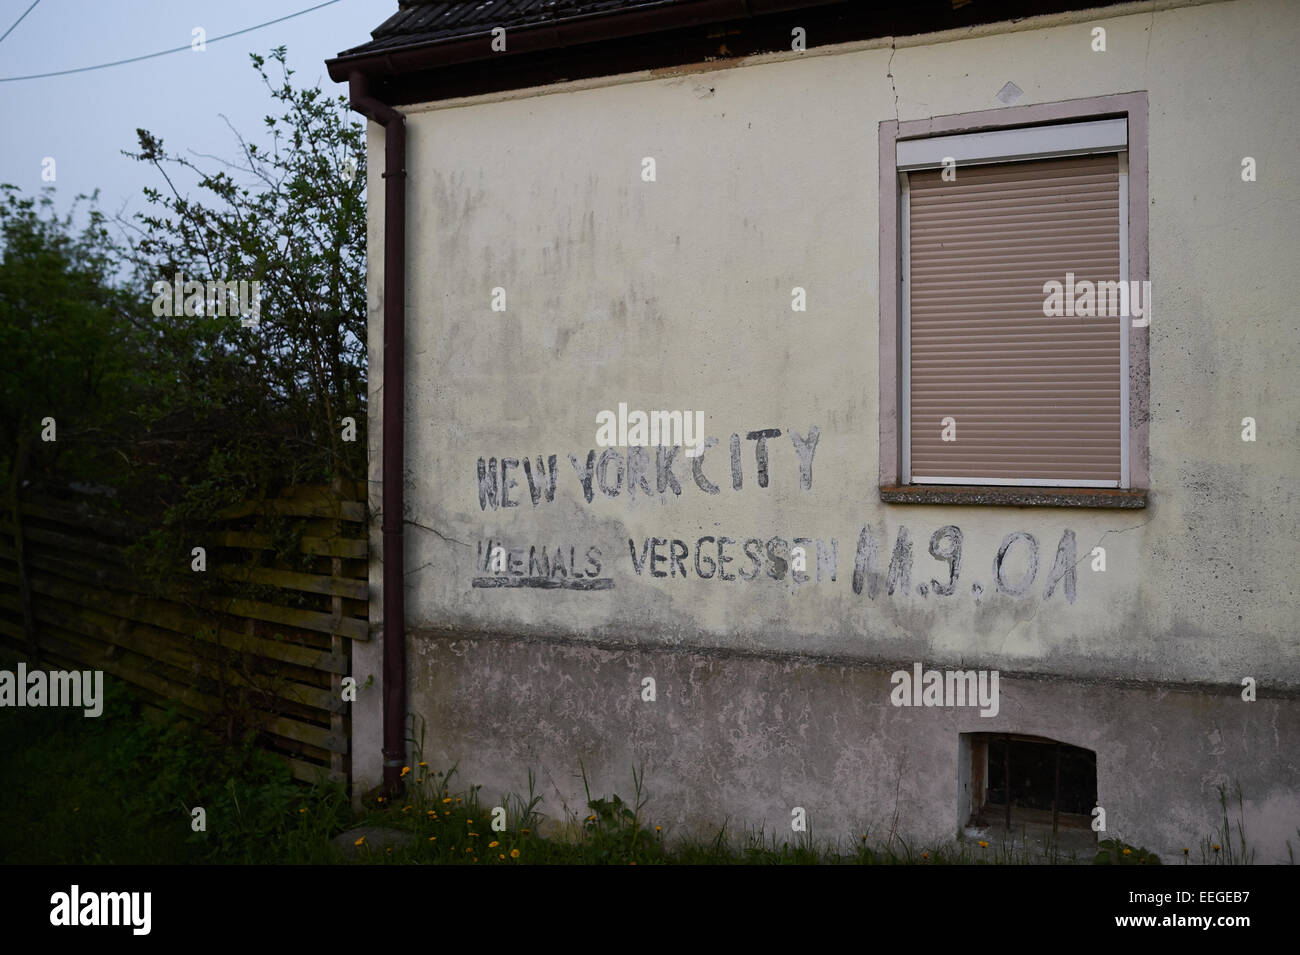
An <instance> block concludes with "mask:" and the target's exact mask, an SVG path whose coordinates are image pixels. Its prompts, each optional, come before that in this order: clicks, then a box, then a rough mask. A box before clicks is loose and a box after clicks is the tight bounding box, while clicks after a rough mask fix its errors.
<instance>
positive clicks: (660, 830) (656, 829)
mask: <svg viewBox="0 0 1300 955" xmlns="http://www.w3.org/2000/svg"><path fill="white" fill-rule="evenodd" d="M663 831H664V827H663V826H655V832H663Z"/></svg>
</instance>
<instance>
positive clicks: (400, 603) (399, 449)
mask: <svg viewBox="0 0 1300 955" xmlns="http://www.w3.org/2000/svg"><path fill="white" fill-rule="evenodd" d="M348 94H349V99H350V103H351V106H352V108H353V109H354V110H356V111H357V112H358V113H361V114H362V115H364V116H366V117H368V118H369V119H372V120H374V121H375V122H376V123H378V124H379V125H381V126H383V127H384V365H383V368H384V381H383V384H384V397H383V415H384V424H383V444H384V450H383V503H382V505H381V506H382V507H383V521H382V527H383V534H384V550H383V563H384V631H383V634H384V637H383V638H384V668H383V669H384V674H383V679H384V688H383V694H384V749H383V753H384V792H385V793H387V794H388V795H389V796H392V795H395V794H397V793H398V792H400V791H401V790H402V787H403V784H402V766H404V765H405V764H406V736H405V729H406V725H405V724H406V632H405V627H404V623H405V621H406V601H405V594H404V590H403V586H404V585H403V577H404V574H403V566H404V565H403V553H402V527H403V521H402V518H403V516H404V514H405V510H404V505H403V500H402V481H403V467H402V460H403V450H404V449H403V442H402V437H403V418H402V416H403V412H404V408H403V397H404V396H405V394H406V376H405V365H404V361H403V359H404V357H405V351H406V315H405V310H406V117H405V116H403V115H402V114H401V113H399V112H398V111H397V110H395V109H393V108H392V107H391V106H389V105H388V104H387V103H384V102H381V101H380V100H379V99H377V98H375V97H374V96H372V95H371V94H370V84H369V82H368V80H367V79H366V76H365V74H363V73H361V72H359V71H354V72H352V74H351V75H350V76H349V77H348Z"/></svg>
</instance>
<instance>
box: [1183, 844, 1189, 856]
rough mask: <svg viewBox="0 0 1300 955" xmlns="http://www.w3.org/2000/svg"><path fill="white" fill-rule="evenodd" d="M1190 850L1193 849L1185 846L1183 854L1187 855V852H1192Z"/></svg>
mask: <svg viewBox="0 0 1300 955" xmlns="http://www.w3.org/2000/svg"><path fill="white" fill-rule="evenodd" d="M1190 851H1191V850H1190V849H1188V848H1187V847H1186V846H1184V847H1183V855H1187V853H1188V852H1190Z"/></svg>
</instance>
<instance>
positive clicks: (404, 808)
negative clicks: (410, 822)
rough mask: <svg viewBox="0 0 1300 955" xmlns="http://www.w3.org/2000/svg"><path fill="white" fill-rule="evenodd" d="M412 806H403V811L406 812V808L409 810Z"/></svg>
mask: <svg viewBox="0 0 1300 955" xmlns="http://www.w3.org/2000/svg"><path fill="white" fill-rule="evenodd" d="M410 808H411V807H410V806H409V805H406V806H403V807H402V812H406V810H408V809H410Z"/></svg>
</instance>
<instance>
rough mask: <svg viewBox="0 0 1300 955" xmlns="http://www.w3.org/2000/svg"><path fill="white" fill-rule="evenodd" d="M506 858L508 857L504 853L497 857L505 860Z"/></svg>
mask: <svg viewBox="0 0 1300 955" xmlns="http://www.w3.org/2000/svg"><path fill="white" fill-rule="evenodd" d="M505 857H506V855H505V853H504V852H502V853H500V854H498V855H497V858H498V859H504V858H505Z"/></svg>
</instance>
